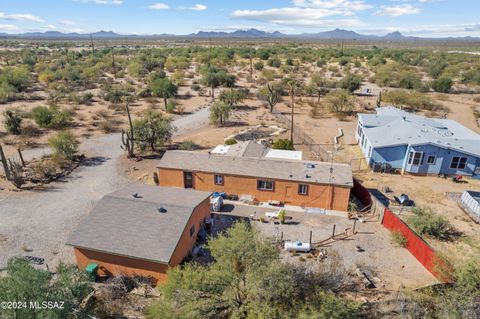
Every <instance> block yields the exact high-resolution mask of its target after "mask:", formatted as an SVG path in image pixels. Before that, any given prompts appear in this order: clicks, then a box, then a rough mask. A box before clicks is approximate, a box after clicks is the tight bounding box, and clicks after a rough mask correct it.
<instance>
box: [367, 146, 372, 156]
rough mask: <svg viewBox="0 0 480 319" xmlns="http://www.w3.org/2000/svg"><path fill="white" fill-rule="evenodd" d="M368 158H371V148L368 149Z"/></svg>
mask: <svg viewBox="0 0 480 319" xmlns="http://www.w3.org/2000/svg"><path fill="white" fill-rule="evenodd" d="M368 157H372V147H371V146H370V147H369V148H368Z"/></svg>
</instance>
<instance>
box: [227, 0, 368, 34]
mask: <svg viewBox="0 0 480 319" xmlns="http://www.w3.org/2000/svg"><path fill="white" fill-rule="evenodd" d="M292 4H293V6H291V7H284V8H272V9H267V10H236V11H234V12H232V14H231V16H232V17H234V18H239V19H246V20H253V21H262V22H267V23H274V24H277V25H282V26H301V27H330V26H342V27H353V26H360V25H364V23H363V22H362V21H360V20H359V19H357V18H355V15H356V13H358V12H360V11H364V10H368V9H371V8H372V6H371V5H370V4H368V3H367V2H366V1H364V0H292ZM327 17H328V19H326V18H327ZM334 17H335V18H334ZM346 17H349V18H346ZM350 17H352V18H350Z"/></svg>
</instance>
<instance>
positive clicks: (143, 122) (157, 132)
mask: <svg viewBox="0 0 480 319" xmlns="http://www.w3.org/2000/svg"><path fill="white" fill-rule="evenodd" d="M133 131H134V136H135V140H137V141H138V145H139V146H140V149H142V150H145V149H146V148H147V147H150V148H151V149H152V151H155V148H156V147H159V146H163V145H164V144H165V143H166V142H168V141H169V140H170V139H171V138H172V135H173V131H174V129H173V127H172V124H171V119H169V118H166V117H164V116H163V115H162V114H161V113H159V112H154V111H147V112H146V113H145V115H144V116H143V118H141V119H139V120H136V121H134V122H133Z"/></svg>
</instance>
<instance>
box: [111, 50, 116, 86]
mask: <svg viewBox="0 0 480 319" xmlns="http://www.w3.org/2000/svg"><path fill="white" fill-rule="evenodd" d="M114 50H115V48H114V47H112V67H113V76H114V77H115V79H116V78H117V68H116V67H115V51H114Z"/></svg>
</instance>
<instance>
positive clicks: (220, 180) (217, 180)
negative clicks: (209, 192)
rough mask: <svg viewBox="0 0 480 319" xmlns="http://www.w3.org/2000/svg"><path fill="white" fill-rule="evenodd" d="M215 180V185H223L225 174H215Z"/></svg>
mask: <svg viewBox="0 0 480 319" xmlns="http://www.w3.org/2000/svg"><path fill="white" fill-rule="evenodd" d="M213 182H214V183H215V185H223V175H214V176H213Z"/></svg>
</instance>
